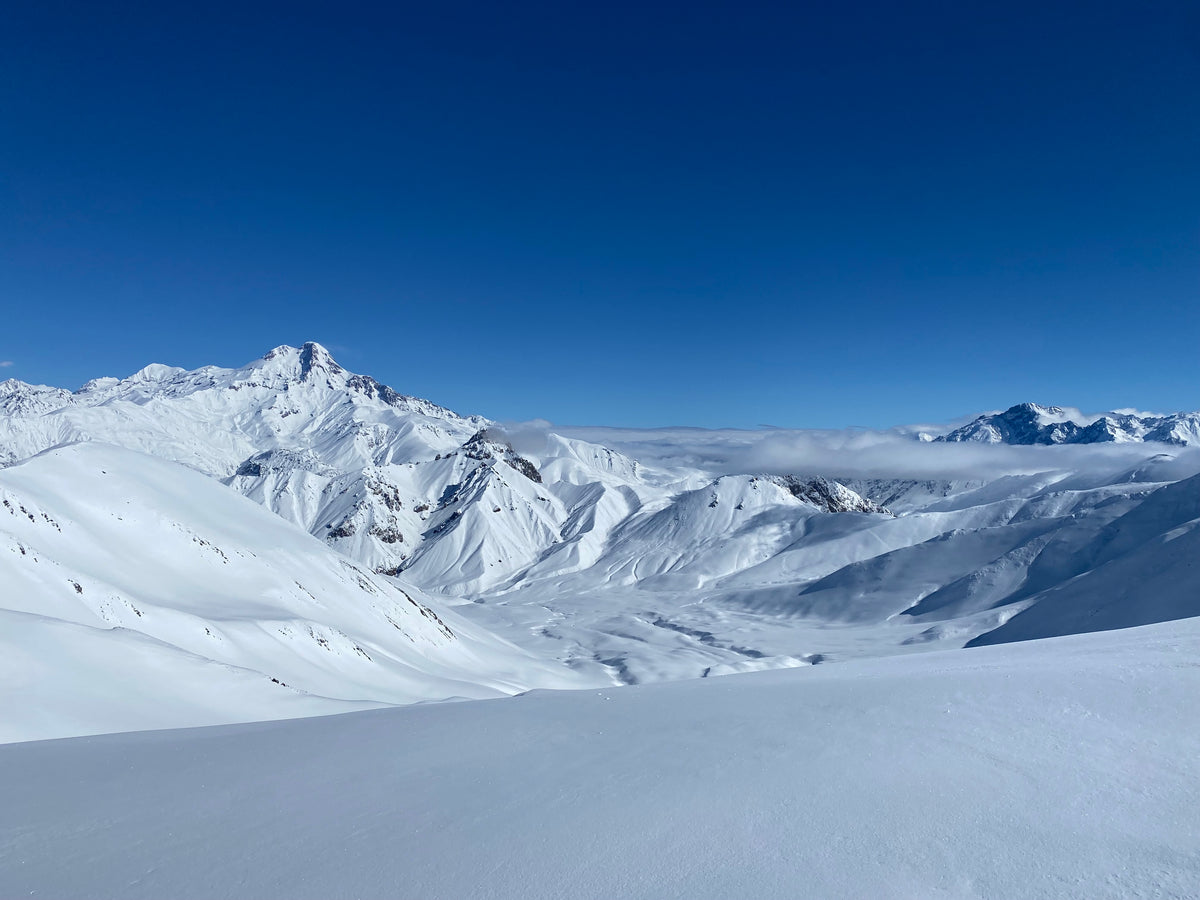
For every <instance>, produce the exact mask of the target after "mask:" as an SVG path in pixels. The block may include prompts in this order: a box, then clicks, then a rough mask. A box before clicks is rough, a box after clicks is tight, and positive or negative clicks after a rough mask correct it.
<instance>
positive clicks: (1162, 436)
mask: <svg viewBox="0 0 1200 900" xmlns="http://www.w3.org/2000/svg"><path fill="white" fill-rule="evenodd" d="M935 440H938V441H953V442H959V441H978V442H981V443H985V444H1100V443H1128V442H1133V441H1157V442H1161V443H1164V444H1173V445H1176V446H1195V445H1200V413H1175V414H1174V415H1170V416H1148V415H1136V414H1133V413H1115V412H1110V413H1104V414H1102V415H1098V416H1085V415H1083V414H1082V413H1080V412H1079V411H1078V410H1074V409H1064V408H1063V407H1060V406H1038V405H1037V404H1036V403H1021V404H1019V405H1017V406H1013V407H1011V408H1009V409H1006V410H1005V411H1004V412H1000V413H992V414H989V415H982V416H980V417H979V418H977V419H975V420H974V421H973V422H971V423H970V424H968V425H964V426H962V427H961V428H956V429H955V430H954V431H951V432H950V433H949V434H946V435H941V436H939V437H937V438H935Z"/></svg>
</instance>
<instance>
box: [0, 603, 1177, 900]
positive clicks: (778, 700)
mask: <svg viewBox="0 0 1200 900" xmlns="http://www.w3.org/2000/svg"><path fill="white" fill-rule="evenodd" d="M1197 658H1200V623H1198V622H1197V620H1195V619H1191V620H1187V621H1185V622H1174V623H1170V624H1168V625H1156V626H1149V627H1146V628H1139V629H1130V630H1124V631H1113V632H1107V633H1102V634H1090V635H1082V636H1073V637H1069V638H1061V639H1054V640H1048V641H1036V642H1027V643H1022V644H1007V645H1004V646H1000V647H985V648H980V649H972V650H965V651H962V650H960V651H952V652H945V653H932V654H921V655H918V656H908V657H899V658H891V659H880V660H860V661H856V662H848V663H845V664H843V665H838V666H821V667H817V668H808V669H802V670H792V671H786V672H783V671H781V672H764V673H757V674H752V675H745V676H739V677H736V678H722V679H707V680H693V681H688V682H677V683H672V684H657V685H644V686H639V687H635V688H628V689H621V690H611V689H610V690H601V691H589V692H535V693H533V694H529V695H524V696H521V697H516V698H511V699H504V700H498V701H489V702H485V703H457V704H438V705H429V706H420V707H408V708H404V709H387V710H374V711H369V712H360V713H352V714H350V715H346V716H336V717H326V718H316V719H306V720H296V721H289V722H276V723H261V724H255V725H246V726H224V727H219V728H208V729H198V730H184V731H171V732H155V733H141V734H125V735H111V736H104V737H98V738H84V739H73V740H66V741H55V742H44V743H43V742H38V743H27V744H13V745H9V746H5V747H0V796H3V798H4V802H3V803H0V859H3V865H0V895H3V896H5V897H19V896H21V897H23V896H49V897H79V898H85V897H125V898H137V897H154V898H161V897H176V896H179V897H190V896H204V897H212V898H222V897H228V898H235V897H236V898H255V897H262V898H276V897H285V896H286V897H329V898H339V897H344V898H351V897H360V898H362V897H392V898H430V897H453V898H461V900H473V898H515V897H523V898H530V900H537V898H555V900H557V898H561V897H564V896H570V897H579V898H615V897H622V898H626V897H628V898H645V900H649V898H668V897H670V898H679V897H688V898H691V897H704V898H707V897H714V898H716V897H754V898H762V900H767V898H786V900H792V898H796V897H822V898H861V897H871V898H931V897H947V898H964V900H965V898H994V900H1008V898H1014V897H1056V898H1080V900H1103V898H1127V897H1159V898H1190V897H1195V896H1198V895H1200V852H1198V850H1197V848H1198V847H1200V729H1198V728H1197V727H1196V725H1195V715H1194V713H1195V700H1196V697H1197V696H1200V667H1197V665H1196V664H1195V660H1196V659H1197Z"/></svg>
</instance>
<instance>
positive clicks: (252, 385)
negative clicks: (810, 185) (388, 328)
mask: <svg viewBox="0 0 1200 900" xmlns="http://www.w3.org/2000/svg"><path fill="white" fill-rule="evenodd" d="M1198 434H1200V415H1197V414H1177V415H1174V416H1157V417H1155V416H1149V415H1146V416H1140V417H1138V416H1132V415H1127V414H1111V415H1110V416H1107V417H1106V416H1099V417H1097V416H1083V415H1082V414H1078V413H1077V412H1076V411H1071V410H1063V409H1059V408H1056V407H1055V408H1045V407H1038V406H1035V405H1032V404H1022V405H1020V406H1017V407H1013V408H1012V409H1010V410H1007V411H1005V412H1004V413H996V414H988V415H984V416H980V417H979V418H977V419H976V420H974V421H973V422H971V423H969V425H967V426H963V427H960V428H957V429H953V428H951V426H949V425H947V426H944V427H942V428H941V429H940V430H939V429H937V428H934V427H933V426H921V427H920V428H917V427H915V426H914V427H912V428H899V429H895V430H894V431H892V432H887V433H864V432H843V433H825V432H786V431H781V430H762V431H755V432H704V431H699V430H695V429H664V430H659V431H628V430H625V431H622V430H619V429H599V428H589V429H585V428H581V429H562V430H556V429H554V428H552V427H550V426H547V425H546V424H545V423H536V424H532V425H507V426H505V425H501V424H499V423H495V422H491V421H489V420H487V419H483V418H481V417H478V416H460V415H458V414H456V413H453V412H451V411H449V410H446V409H443V408H441V407H439V406H437V405H435V404H433V403H430V402H429V401H425V400H421V399H418V398H413V397H406V396H404V395H401V394H398V393H397V392H395V391H393V390H392V389H391V388H388V387H386V386H385V385H381V384H379V383H378V382H376V381H374V380H373V379H371V378H369V377H366V376H360V375H355V374H353V373H349V372H347V371H346V370H344V369H343V368H342V367H341V366H339V365H338V364H337V363H336V362H334V360H333V359H332V357H330V356H329V354H328V352H327V351H326V350H325V349H324V348H322V347H320V345H316V344H306V345H304V347H302V348H291V347H279V348H276V349H275V350H272V351H271V352H269V353H268V354H266V356H264V357H263V358H262V359H260V360H256V361H254V362H252V363H250V364H248V365H246V366H243V367H241V368H238V369H219V368H216V367H211V366H210V367H205V368H203V369H198V370H194V371H185V370H183V369H175V368H171V367H168V366H159V365H152V366H148V367H147V368H146V369H143V370H142V371H140V372H138V373H136V374H135V375H133V376H131V377H129V378H126V379H121V380H118V379H115V378H102V379H96V380H95V381H92V382H89V383H88V384H87V385H85V386H84V387H83V388H81V389H80V390H78V391H74V392H70V391H65V390H62V389H58V388H48V387H42V386H35V385H27V384H23V383H21V382H17V381H13V380H8V381H4V382H0V744H5V742H10V743H7V744H5V745H4V746H0V762H2V765H0V896H4V897H7V896H24V895H29V894H32V895H35V896H37V895H41V896H64V897H74V896H97V897H100V896H111V897H118V896H119V897H134V896H147V897H149V896H213V897H217V896H228V897H241V896H247V897H252V896H263V897H271V896H322V897H326V896H328V897H336V896H346V897H351V896H390V897H421V898H425V897H455V898H458V897H518V896H521V897H538V896H546V897H551V896H553V897H559V896H596V897H599V896H605V897H613V896H620V897H729V896H746V895H754V896H767V897H770V896H780V897H784V896H787V897H794V896H818V897H830V896H846V897H862V896H872V897H888V896H896V897H931V896H947V897H999V898H1007V897H1014V896H1019V897H1043V896H1045V897H1049V896H1054V897H1058V896H1075V897H1104V896H1112V897H1118V896H1155V897H1173V896H1178V897H1184V896H1197V895H1200V861H1198V856H1197V850H1196V849H1195V848H1197V847H1200V814H1197V813H1196V812H1195V810H1196V808H1197V803H1196V801H1197V800H1198V799H1200V797H1197V791H1198V789H1200V788H1198V784H1200V783H1198V781H1197V775H1200V772H1198V771H1197V769H1198V766H1200V763H1197V762H1196V760H1197V759H1200V756H1198V754H1197V750H1198V749H1200V747H1198V746H1197V744H1198V743H1200V727H1197V725H1196V724H1195V722H1194V715H1193V707H1194V706H1195V698H1196V697H1197V696H1198V694H1197V688H1198V687H1200V684H1198V680H1200V662H1198V660H1200V654H1198V652H1197V651H1198V650H1200V566H1198V565H1196V563H1195V560H1196V559H1198V558H1200V448H1197V446H1196V444H1197V443H1198V442H1200V438H1198V437H1197V435H1198ZM1193 545H1197V546H1193ZM718 676H720V677H718ZM431 701H458V702H451V703H437V702H431ZM309 717H311V718H309ZM238 723H241V724H238ZM191 726H213V727H207V728H191ZM181 729H182V730H181ZM84 736H87V737H84ZM54 738H61V739H64V740H47V739H54Z"/></svg>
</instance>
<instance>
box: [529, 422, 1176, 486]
mask: <svg viewBox="0 0 1200 900" xmlns="http://www.w3.org/2000/svg"><path fill="white" fill-rule="evenodd" d="M506 431H508V433H509V434H510V439H512V440H513V441H514V444H520V445H521V446H523V447H524V449H525V450H526V452H529V453H534V454H536V453H538V452H539V450H540V449H542V448H544V447H545V439H546V435H547V434H548V433H550V432H555V433H558V434H561V435H564V436H566V437H574V438H579V439H582V440H586V441H590V442H594V443H599V444H603V445H605V446H608V447H611V448H612V449H614V450H618V451H620V452H622V453H625V454H626V455H628V456H631V457H633V458H634V459H636V460H639V461H640V462H642V463H645V464H649V465H656V466H663V467H687V468H694V469H702V470H704V471H706V472H711V473H712V474H714V475H722V474H745V473H754V474H805V475H824V476H827V477H831V478H837V477H842V478H904V479H955V480H957V479H984V480H988V479H992V478H998V477H1002V476H1005V475H1028V474H1033V473H1037V472H1049V471H1068V472H1076V471H1084V470H1087V471H1105V470H1107V471H1112V472H1114V473H1117V472H1120V471H1121V470H1122V469H1126V468H1128V469H1132V468H1135V467H1137V466H1138V465H1139V464H1140V463H1142V462H1144V461H1145V460H1147V459H1150V458H1152V457H1160V460H1159V462H1160V464H1161V463H1165V462H1166V460H1167V458H1171V459H1173V460H1174V462H1172V463H1171V464H1170V467H1169V468H1170V470H1171V473H1172V477H1173V478H1181V477H1185V476H1186V475H1190V474H1194V473H1195V472H1198V471H1200V449H1197V448H1182V447H1175V446H1171V445H1167V444H1158V443H1145V444H1141V443H1130V444H1073V445H1061V446H1010V445H1006V444H976V443H936V442H926V441H920V440H917V439H916V437H915V436H914V435H913V434H912V432H911V431H910V430H909V429H904V430H897V431H866V430H857V429H851V430H844V431H819V430H811V431H809V430H782V429H764V430H754V431H748V430H747V431H740V430H733V429H728V430H706V429H700V428H662V429H634V428H608V427H563V428H558V427H554V426H551V425H550V423H547V422H529V423H522V424H520V425H513V426H508V427H507V428H506Z"/></svg>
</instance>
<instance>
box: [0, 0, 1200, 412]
mask: <svg viewBox="0 0 1200 900" xmlns="http://www.w3.org/2000/svg"><path fill="white" fill-rule="evenodd" d="M24 6H25V7H26V8H24V9H22V8H14V9H10V10H8V11H7V12H6V24H5V27H4V28H3V29H0V311H2V312H3V314H4V322H5V327H4V328H3V329H2V330H0V361H4V362H11V363H12V365H10V366H6V367H4V368H2V369H0V377H4V376H11V377H17V378H21V379H23V380H27V381H35V382H44V383H51V384H59V385H63V386H68V387H76V386H78V385H79V384H81V383H82V382H83V381H85V380H86V379H88V378H91V377H95V376H98V375H105V374H114V375H125V374H129V373H130V372H132V371H134V370H136V369H138V368H140V367H141V366H143V365H145V364H146V363H149V362H152V361H154V362H165V363H170V364H175V365H182V366H187V367H193V366H199V365H204V364H208V363H214V364H219V365H231V366H232V365H240V364H242V363H244V362H247V361H248V360H250V359H252V358H254V357H256V356H259V355H261V354H262V353H263V352H265V351H266V350H268V349H269V348H271V347H273V346H275V345H278V344H282V343H290V344H299V343H301V342H303V341H305V340H317V341H320V342H322V343H324V344H325V345H326V346H328V347H330V349H331V350H332V351H333V352H334V354H335V355H336V356H337V357H338V359H339V361H341V362H342V364H343V365H345V366H347V367H348V368H351V369H353V370H355V371H360V372H366V373H369V374H372V375H374V376H375V377H377V378H379V379H380V380H382V381H385V382H387V383H389V384H392V385H393V386H394V387H396V388H397V389H398V390H401V391H404V392H407V393H414V394H418V395H422V396H427V397H429V398H431V399H433V400H435V401H437V402H439V403H442V404H445V405H448V406H451V407H453V408H456V409H459V410H462V411H464V412H480V413H483V414H486V415H489V416H492V417H496V418H505V419H527V418H533V417H542V418H546V419H550V420H552V421H555V422H560V423H575V424H593V423H594V424H611V425H634V426H639V425H641V426H649V425H669V424H688V425H702V426H753V425H756V424H760V423H766V424H772V425H779V426H790V427H806V426H813V427H841V426H847V425H866V426H886V425H891V424H898V423H903V422H912V421H935V420H942V419H949V418H952V417H956V416H959V415H962V414H965V413H970V412H974V411H977V410H981V409H986V408H994V407H1004V406H1008V405H1010V404H1012V403H1016V402H1020V401H1024V400H1034V401H1037V402H1042V403H1062V404H1070V405H1075V406H1079V407H1082V408H1084V409H1088V410H1100V409H1106V408H1111V407H1123V406H1140V407H1142V408H1148V409H1153V410H1161V411H1172V410H1176V409H1197V408H1200V389H1198V379H1197V358H1198V355H1197V353H1196V343H1197V338H1198V337H1200V164H1198V162H1197V161H1198V160H1200V91H1198V90H1197V88H1196V86H1197V85H1200V7H1198V6H1197V5H1196V4H1195V3H1193V2H1186V3H1185V2H1178V3H1170V2H1168V3H1154V2H1151V3H1132V2H1130V3H1103V2H1098V3H1087V4H1084V3H1062V4H1056V3H1037V4H1034V3H1019V2H1005V3H971V4H963V3H949V2H946V3H920V2H917V3H906V4H891V3H888V4H883V3H881V4H872V3H858V4H754V3H744V2H743V3H737V4H733V3H729V4H707V3H686V4H685V3H660V4H644V3H638V4H632V3H630V4H624V3H605V4H569V3H547V4H496V3H478V4H476V3H453V2H447V3H439V4H419V5H418V4H407V3H397V4H356V3H338V4H306V3H288V4H279V5H271V4H256V3H241V4H237V5H222V4H219V3H218V4H211V5H205V6H203V7H199V6H197V7H191V8H183V7H181V6H178V5H177V4H163V3H158V4H146V5H139V4H136V3H127V4H120V5H119V8H102V7H107V6H108V5H101V4H77V5H75V4H56V3H53V2H47V3H44V4H41V3H39V4H24Z"/></svg>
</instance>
